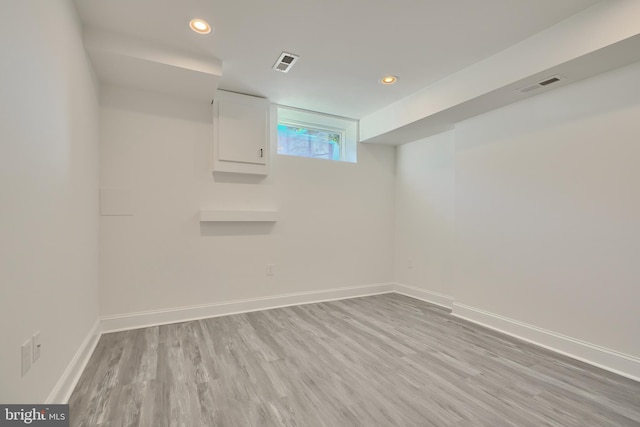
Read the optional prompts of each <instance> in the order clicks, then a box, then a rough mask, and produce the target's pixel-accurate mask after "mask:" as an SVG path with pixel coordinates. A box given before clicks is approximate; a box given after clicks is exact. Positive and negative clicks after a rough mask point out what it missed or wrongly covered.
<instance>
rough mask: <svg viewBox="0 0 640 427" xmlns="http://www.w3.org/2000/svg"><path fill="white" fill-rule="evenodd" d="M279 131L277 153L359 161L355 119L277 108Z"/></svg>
mask: <svg viewBox="0 0 640 427" xmlns="http://www.w3.org/2000/svg"><path fill="white" fill-rule="evenodd" d="M277 132H278V154H282V155H285V156H298V157H309V158H313V159H324V160H336V161H342V162H351V163H355V162H356V148H357V147H356V145H357V133H358V122H357V121H356V120H352V119H347V118H344V117H337V116H331V115H328V114H322V113H317V112H314V111H307V110H299V109H295V108H289V107H278V130H277Z"/></svg>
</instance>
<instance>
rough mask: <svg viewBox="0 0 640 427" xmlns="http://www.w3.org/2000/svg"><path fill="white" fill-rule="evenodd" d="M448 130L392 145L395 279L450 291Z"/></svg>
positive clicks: (450, 137)
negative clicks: (394, 164)
mask: <svg viewBox="0 0 640 427" xmlns="http://www.w3.org/2000/svg"><path fill="white" fill-rule="evenodd" d="M454 142H455V134H454V132H453V131H449V132H444V133H441V134H438V135H435V136H432V137H430V138H426V139H423V140H419V141H415V142H412V143H409V144H404V145H401V146H398V148H397V150H398V151H397V172H396V252H395V272H396V276H395V278H396V281H397V282H399V283H401V284H403V285H410V286H412V287H416V288H419V289H422V290H425V291H429V292H435V293H438V294H442V295H445V296H450V295H452V281H453V262H452V260H453V254H452V251H453V230H454V205H453V194H454V192H453V191H454V154H455V153H454Z"/></svg>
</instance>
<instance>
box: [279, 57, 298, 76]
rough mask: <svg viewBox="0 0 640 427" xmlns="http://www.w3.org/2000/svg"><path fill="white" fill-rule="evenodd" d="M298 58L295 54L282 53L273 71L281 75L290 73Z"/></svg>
mask: <svg viewBox="0 0 640 427" xmlns="http://www.w3.org/2000/svg"><path fill="white" fill-rule="evenodd" d="M298 58H299V56H298V55H294V54H293V53H287V52H282V54H281V55H280V57H279V58H278V60H277V61H276V63H275V64H273V69H274V70H276V71H280V72H281V73H288V72H289V70H290V69H291V67H293V64H295V63H296V61H297V60H298Z"/></svg>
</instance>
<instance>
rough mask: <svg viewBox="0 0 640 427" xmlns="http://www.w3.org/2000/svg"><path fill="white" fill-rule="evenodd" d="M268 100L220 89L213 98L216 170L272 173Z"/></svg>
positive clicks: (214, 167) (214, 166)
mask: <svg viewBox="0 0 640 427" xmlns="http://www.w3.org/2000/svg"><path fill="white" fill-rule="evenodd" d="M269 110H270V105H269V100H268V99H266V98H258V97H256V96H249V95H242V94H239V93H233V92H226V91H222V90H219V91H217V92H216V95H215V98H214V100H213V171H214V172H234V173H247V174H256V175H268V174H269V135H270V131H269V124H270V122H269Z"/></svg>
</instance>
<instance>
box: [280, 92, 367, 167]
mask: <svg viewBox="0 0 640 427" xmlns="http://www.w3.org/2000/svg"><path fill="white" fill-rule="evenodd" d="M274 107H275V110H276V114H274V116H275V117H274V118H275V126H274V128H275V136H276V141H277V135H278V131H277V127H278V124H283V125H286V126H297V127H306V128H311V129H316V130H328V131H331V132H336V133H339V134H340V138H341V144H340V160H332V161H334V162H336V161H340V162H347V163H356V162H357V145H358V121H357V120H354V119H349V118H346V117H340V116H334V115H331V114H325V113H319V112H316V111H310V110H303V109H300V108H294V107H288V106H286V105H277V104H275V105H274ZM275 151H276V153H277V151H278V150H277V148H276V150H275ZM279 155H284V154H279ZM294 157H302V158H311V157H304V156H294Z"/></svg>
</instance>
